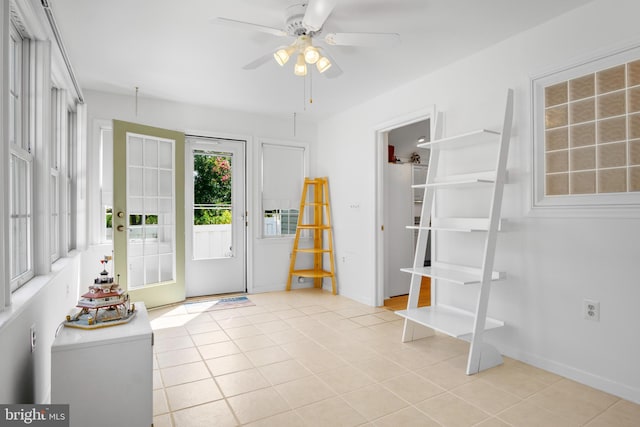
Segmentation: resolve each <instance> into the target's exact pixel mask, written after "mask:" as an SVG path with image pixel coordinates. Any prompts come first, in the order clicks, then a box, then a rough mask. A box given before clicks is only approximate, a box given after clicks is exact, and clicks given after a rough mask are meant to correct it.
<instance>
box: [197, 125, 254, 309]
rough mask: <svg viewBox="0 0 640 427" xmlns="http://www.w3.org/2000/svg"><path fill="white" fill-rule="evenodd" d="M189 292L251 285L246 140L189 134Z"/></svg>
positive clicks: (206, 292) (238, 289) (214, 291)
mask: <svg viewBox="0 0 640 427" xmlns="http://www.w3.org/2000/svg"><path fill="white" fill-rule="evenodd" d="M185 173H186V175H185V177H186V178H185V200H186V203H185V207H186V210H185V218H186V236H185V237H186V238H185V244H186V284H187V285H186V292H187V296H188V297H193V296H202V295H215V294H224V293H232V292H244V291H245V290H246V211H245V141H239V140H228V139H214V138H195V137H190V138H188V139H187V156H186V165H185Z"/></svg>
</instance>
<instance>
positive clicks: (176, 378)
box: [160, 361, 211, 387]
mask: <svg viewBox="0 0 640 427" xmlns="http://www.w3.org/2000/svg"><path fill="white" fill-rule="evenodd" d="M160 373H161V374H162V381H163V383H164V386H165V387H171V386H174V385H178V384H184V383H189V382H192V381H197V380H203V379H206V378H211V374H210V373H209V369H207V365H205V363H204V362H202V361H200V362H194V363H187V364H184V365H178V366H172V367H170V368H165V369H161V370H160Z"/></svg>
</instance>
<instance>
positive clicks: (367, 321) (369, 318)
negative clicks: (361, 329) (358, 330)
mask: <svg viewBox="0 0 640 427" xmlns="http://www.w3.org/2000/svg"><path fill="white" fill-rule="evenodd" d="M350 320H351V321H352V322H356V323H357V324H358V325H362V326H372V325H377V324H379V323H385V322H386V320H384V319H381V318H380V317H378V316H376V315H375V314H365V315H364V316H356V317H351V318H350Z"/></svg>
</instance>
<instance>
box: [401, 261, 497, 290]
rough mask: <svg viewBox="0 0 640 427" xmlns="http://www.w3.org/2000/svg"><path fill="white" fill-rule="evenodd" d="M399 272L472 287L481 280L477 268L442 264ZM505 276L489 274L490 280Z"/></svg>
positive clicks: (402, 269) (494, 273)
mask: <svg viewBox="0 0 640 427" xmlns="http://www.w3.org/2000/svg"><path fill="white" fill-rule="evenodd" d="M400 271H404V272H405V273H411V274H418V275H420V276H426V277H431V278H433V279H442V280H446V281H448V282H452V283H458V284H460V285H473V284H476V283H480V282H481V280H482V277H481V271H480V269H479V268H474V267H467V266H462V265H453V264H444V263H439V264H438V265H435V266H432V267H418V268H401V269H400ZM506 276H507V275H506V273H504V272H500V271H493V272H492V273H491V280H502V279H505V278H506Z"/></svg>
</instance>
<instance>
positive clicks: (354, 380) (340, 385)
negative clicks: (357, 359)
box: [317, 365, 374, 394]
mask: <svg viewBox="0 0 640 427" xmlns="http://www.w3.org/2000/svg"><path fill="white" fill-rule="evenodd" d="M317 376H318V378H320V379H321V380H322V381H324V382H325V383H326V384H327V385H328V386H329V387H331V388H332V389H333V390H334V391H335V392H336V393H338V394H343V393H348V392H350V391H354V390H357V389H360V388H362V387H364V386H367V385H370V384H373V382H374V381H373V378H371V377H370V376H368V375H367V374H365V373H364V372H362V371H361V370H359V369H357V368H355V367H353V366H350V365H345V366H340V367H338V368H334V369H329V370H327V371H324V372H321V373H319V374H317Z"/></svg>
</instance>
